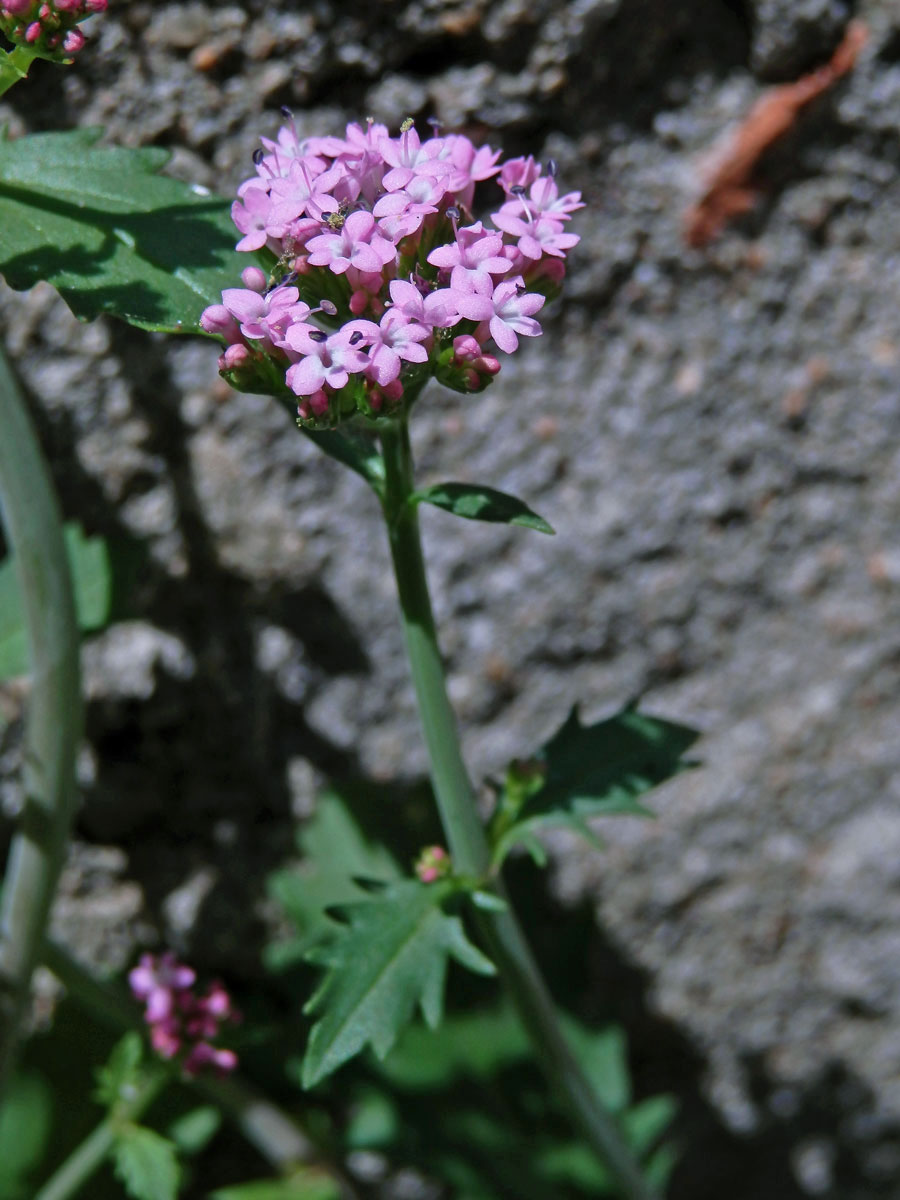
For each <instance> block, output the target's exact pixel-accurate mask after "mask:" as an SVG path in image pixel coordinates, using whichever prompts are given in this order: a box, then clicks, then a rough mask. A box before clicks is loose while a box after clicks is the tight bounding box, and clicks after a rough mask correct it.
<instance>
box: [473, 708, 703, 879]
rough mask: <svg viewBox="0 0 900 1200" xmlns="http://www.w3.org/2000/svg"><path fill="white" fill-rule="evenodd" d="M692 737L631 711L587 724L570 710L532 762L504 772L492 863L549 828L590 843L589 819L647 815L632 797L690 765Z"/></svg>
mask: <svg viewBox="0 0 900 1200" xmlns="http://www.w3.org/2000/svg"><path fill="white" fill-rule="evenodd" d="M698 737H699V734H698V733H697V731H696V730H694V729H689V728H688V727H687V726H686V725H678V724H676V723H674V722H672V721H666V720H663V719H662V718H659V717H651V716H648V715H647V714H646V713H641V712H638V711H637V709H636V708H634V707H633V706H629V707H627V708H624V709H622V710H621V711H620V712H618V713H616V714H615V716H612V717H609V718H607V719H606V720H604V721H598V722H596V723H595V724H593V725H582V723H581V720H580V719H579V716H578V711H577V709H573V710H572V712H571V713H570V714H569V717H568V719H567V720H566V722H565V724H564V725H563V726H562V727H561V728H560V729H559V730H558V731H557V732H556V733H555V734H554V735H553V737H552V738H551V739H550V741H549V742H548V743H547V745H546V746H545V747H544V748H543V750H542V751H541V752H540V754H539V755H538V756H537V758H536V759H535V760H533V761H532V762H531V763H528V764H525V765H524V767H521V768H520V767H519V766H517V765H516V764H514V765H513V767H512V768H510V775H509V778H508V779H507V783H506V785H505V787H504V790H503V793H502V794H501V797H500V801H499V804H498V809H497V816H496V817H495V820H494V822H493V829H492V834H493V841H494V860H495V862H502V860H503V858H504V857H505V855H506V853H507V852H508V851H509V849H510V848H511V847H512V846H513V845H514V844H515V843H516V842H521V841H524V842H526V843H527V842H528V840H529V839H533V835H534V833H535V831H536V830H538V829H541V828H545V827H548V826H551V825H568V826H570V827H571V828H573V829H576V830H577V831H578V832H580V833H582V834H583V835H584V836H586V837H588V838H594V835H593V834H592V832H591V830H590V828H589V826H588V825H587V823H586V822H587V821H588V820H589V819H590V818H592V817H601V816H617V815H623V814H624V815H631V816H652V815H653V814H652V813H651V812H650V810H649V809H647V808H645V807H644V806H643V805H642V804H640V803H639V802H638V798H639V797H640V796H643V795H644V794H645V793H646V792H649V791H650V790H651V789H652V788H654V787H656V786H657V785H658V784H660V783H663V782H664V781H665V780H666V779H669V778H671V777H672V776H673V775H676V774H678V773H679V772H681V771H683V770H685V769H686V768H687V767H688V766H690V765H691V764H690V763H689V762H687V761H686V760H685V759H684V757H683V756H684V754H685V752H686V751H687V750H688V749H689V748H690V746H692V745H693V743H694V742H695V741H696V740H697V738H698ZM523 780H524V781H525V782H524V783H523Z"/></svg>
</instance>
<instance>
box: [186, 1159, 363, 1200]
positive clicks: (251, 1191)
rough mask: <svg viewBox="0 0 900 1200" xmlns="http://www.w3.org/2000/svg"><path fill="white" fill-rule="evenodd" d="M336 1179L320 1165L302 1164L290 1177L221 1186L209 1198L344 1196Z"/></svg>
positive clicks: (314, 1199)
mask: <svg viewBox="0 0 900 1200" xmlns="http://www.w3.org/2000/svg"><path fill="white" fill-rule="evenodd" d="M340 1196H341V1190H340V1188H339V1187H338V1185H337V1183H336V1182H335V1181H334V1179H332V1178H331V1176H330V1175H328V1174H327V1173H326V1172H325V1171H323V1170H321V1168H319V1167H302V1168H301V1169H300V1170H299V1171H297V1172H296V1173H295V1174H293V1175H292V1176H291V1177H290V1178H289V1179H255V1180H252V1181H251V1182H249V1183H238V1184H235V1185H234V1186H232V1187H225V1188H219V1189H218V1190H217V1191H215V1192H212V1193H211V1194H210V1197H209V1200H340Z"/></svg>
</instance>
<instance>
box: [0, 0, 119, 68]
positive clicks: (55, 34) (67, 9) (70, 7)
mask: <svg viewBox="0 0 900 1200" xmlns="http://www.w3.org/2000/svg"><path fill="white" fill-rule="evenodd" d="M107 7H108V0H0V29H2V30H3V32H4V33H5V34H6V36H7V37H8V38H9V40H10V41H11V42H17V43H19V44H21V45H25V46H30V47H31V49H32V50H35V51H36V52H37V53H39V54H44V55H46V56H47V57H48V58H57V59H59V58H67V57H70V56H71V55H73V54H77V53H78V51H79V50H80V49H81V48H82V46H83V45H84V42H85V37H84V34H83V33H82V32H81V30H80V29H79V28H78V23H79V21H83V20H84V19H85V17H90V16H92V15H93V14H94V13H102V12H106V9H107Z"/></svg>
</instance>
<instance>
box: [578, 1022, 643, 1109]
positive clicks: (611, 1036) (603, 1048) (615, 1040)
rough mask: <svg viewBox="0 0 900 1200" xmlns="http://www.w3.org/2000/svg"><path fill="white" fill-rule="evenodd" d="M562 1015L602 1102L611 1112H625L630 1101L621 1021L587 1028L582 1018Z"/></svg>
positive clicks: (585, 1070)
mask: <svg viewBox="0 0 900 1200" xmlns="http://www.w3.org/2000/svg"><path fill="white" fill-rule="evenodd" d="M562 1016H563V1028H564V1029H565V1033H566V1038H567V1040H568V1042H569V1044H570V1045H571V1047H572V1049H573V1051H574V1053H575V1057H576V1058H577V1059H578V1062H579V1063H580V1065H581V1069H582V1070H583V1071H584V1073H585V1075H586V1076H587V1077H588V1079H589V1081H590V1083H591V1084H592V1086H593V1088H594V1091H595V1092H596V1093H597V1095H598V1097H599V1098H600V1103H601V1104H602V1105H603V1107H604V1108H606V1109H608V1110H609V1111H610V1112H613V1113H619V1112H623V1111H624V1110H625V1109H626V1108H627V1107H628V1104H629V1103H630V1101H631V1076H630V1074H629V1072H628V1053H627V1046H626V1042H625V1032H624V1030H623V1029H622V1028H621V1027H620V1026H619V1025H609V1026H607V1028H605V1029H588V1028H587V1026H586V1025H582V1024H581V1023H580V1022H579V1021H576V1020H574V1019H573V1018H571V1017H567V1016H566V1015H565V1014H562Z"/></svg>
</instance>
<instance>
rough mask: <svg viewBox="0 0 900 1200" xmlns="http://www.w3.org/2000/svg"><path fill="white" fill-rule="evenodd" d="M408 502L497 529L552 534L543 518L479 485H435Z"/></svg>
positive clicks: (415, 494)
mask: <svg viewBox="0 0 900 1200" xmlns="http://www.w3.org/2000/svg"><path fill="white" fill-rule="evenodd" d="M410 499H411V500H413V501H415V502H416V503H417V504H420V503H425V504H433V505H434V506H435V508H443V509H444V510H445V511H446V512H451V513H453V515H454V516H457V517H466V518H467V519H468V520H470V521H493V522H496V523H497V524H500V525H524V526H525V527H526V528H527V529H537V530H538V532H539V533H554V532H555V530H554V529H553V526H552V525H549V524H548V523H547V522H546V521H545V520H544V518H543V517H539V516H538V515H537V513H536V512H532V510H531V509H530V508H529V507H528V505H527V504H526V503H525V502H524V501H523V500H519V499H518V498H517V497H516V496H509V495H507V493H506V492H498V491H497V490H496V488H491V487H485V486H484V485H483V484H480V483H435V484H433V485H432V486H431V487H427V488H422V489H421V490H420V491H418V492H415V493H414V494H413V495H412V496H411V497H410Z"/></svg>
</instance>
